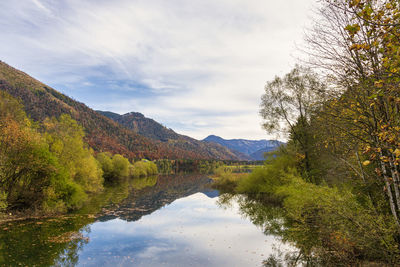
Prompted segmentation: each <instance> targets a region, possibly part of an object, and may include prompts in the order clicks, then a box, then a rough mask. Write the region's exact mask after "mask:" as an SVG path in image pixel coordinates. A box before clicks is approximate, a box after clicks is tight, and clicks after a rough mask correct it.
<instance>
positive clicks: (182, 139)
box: [97, 111, 250, 160]
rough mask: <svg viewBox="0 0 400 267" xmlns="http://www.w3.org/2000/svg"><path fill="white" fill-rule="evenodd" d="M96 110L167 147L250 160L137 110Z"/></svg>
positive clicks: (243, 155) (215, 156)
mask: <svg viewBox="0 0 400 267" xmlns="http://www.w3.org/2000/svg"><path fill="white" fill-rule="evenodd" d="M97 112H99V113H100V114H102V115H104V116H106V117H108V118H110V119H112V120H114V121H115V122H118V123H120V124H121V125H123V126H125V127H126V128H128V129H130V130H132V131H134V132H136V133H138V134H140V135H143V136H145V137H148V138H151V139H154V140H157V141H161V142H164V143H168V145H169V147H173V148H176V149H184V150H190V151H196V152H197V153H200V154H202V155H207V156H208V157H210V158H219V159H222V158H225V159H239V160H250V157H248V156H247V155H245V154H243V153H240V152H237V151H231V150H230V149H229V148H227V147H224V146H222V145H220V144H216V143H210V142H204V141H199V140H196V139H194V138H191V137H188V136H185V135H181V134H178V133H176V132H174V131H173V130H171V129H168V128H167V127H164V126H163V125H161V124H160V123H158V122H156V121H155V120H153V119H149V118H146V117H145V116H144V115H143V114H141V113H138V112H130V113H126V114H124V115H119V114H116V113H113V112H110V111H97Z"/></svg>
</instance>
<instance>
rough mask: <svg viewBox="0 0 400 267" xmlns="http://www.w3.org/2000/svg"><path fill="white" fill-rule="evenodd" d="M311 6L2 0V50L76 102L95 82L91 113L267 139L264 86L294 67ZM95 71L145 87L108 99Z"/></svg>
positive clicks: (250, 1)
mask: <svg viewBox="0 0 400 267" xmlns="http://www.w3.org/2000/svg"><path fill="white" fill-rule="evenodd" d="M313 2H315V0H307V1H295V0H286V1H272V0H270V1H260V0H246V1H245V0H218V1H216V0H192V1H183V0H170V1H162V0H152V1H145V0H135V1H128V0H115V1H94V0H92V1H80V0H70V1H57V2H55V1H49V0H48V1H45V0H41V1H39V0H31V1H28V0H25V1H13V0H3V1H2V2H1V3H0V16H2V18H3V19H2V21H1V22H0V38H1V39H2V42H0V54H1V55H2V60H4V61H6V62H8V63H9V64H11V65H14V66H15V67H17V68H21V69H22V70H24V71H26V72H28V73H30V74H32V75H33V76H35V77H37V78H39V79H41V80H42V81H43V82H45V83H49V84H50V85H60V84H61V85H62V87H63V91H64V92H66V93H67V94H68V95H71V96H73V97H74V98H75V99H78V100H81V97H82V96H83V95H85V89H87V86H89V85H85V83H88V84H90V86H97V87H99V88H101V90H102V91H101V93H103V94H104V95H105V97H104V100H103V101H99V100H98V99H96V100H92V101H91V99H90V97H87V96H86V98H85V102H86V103H87V104H88V105H89V106H91V107H93V108H96V109H99V108H108V109H111V110H112V111H116V112H129V111H139V112H143V113H145V115H147V116H151V117H153V118H155V119H157V120H159V121H160V122H162V123H164V124H166V125H167V126H169V125H182V128H179V127H178V128H175V130H176V131H177V132H182V133H185V134H188V135H191V136H193V137H195V138H204V137H205V136H206V135H208V134H218V135H221V136H222V137H225V138H266V137H267V136H266V134H265V133H264V131H263V130H262V129H261V127H260V124H261V119H260V118H259V116H258V110H259V99H260V97H261V94H262V93H263V86H264V84H265V82H266V81H268V80H270V79H272V78H273V76H274V75H276V74H278V75H281V74H283V73H285V72H288V71H289V70H290V67H291V66H292V65H293V63H294V59H293V58H292V57H291V56H290V54H291V53H292V52H293V51H294V49H295V45H294V44H295V42H301V40H302V32H303V26H304V25H305V24H306V23H307V21H308V20H307V10H308V9H309V7H310V4H311V3H313ZM99 68H103V69H105V70H107V72H106V73H104V71H99ZM93 77H101V78H102V80H104V79H105V78H106V79H107V80H114V81H121V80H123V81H134V82H135V83H138V84H143V85H146V86H148V87H150V88H149V90H150V91H152V92H153V93H152V94H149V95H148V96H147V97H144V96H141V97H140V99H138V97H137V96H135V95H132V94H129V96H128V95H126V96H125V95H121V96H120V97H119V98H117V99H118V100H117V102H110V99H113V98H112V97H108V96H109V95H110V96H111V95H114V94H115V92H113V91H114V89H113V88H107V87H106V85H105V84H100V83H97V84H96V82H95V81H93ZM77 88H78V89H77ZM56 89H57V88H56ZM106 89H109V90H108V91H107V90H106ZM99 90H100V89H99ZM154 93H159V94H160V95H159V96H156V97H155V96H154ZM120 99H124V101H122V102H121V100H120ZM210 114H214V115H213V116H210ZM238 114H240V116H238ZM174 121H175V123H174ZM217 123H218V124H217ZM207 125H209V127H207Z"/></svg>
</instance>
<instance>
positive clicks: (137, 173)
mask: <svg viewBox="0 0 400 267" xmlns="http://www.w3.org/2000/svg"><path fill="white" fill-rule="evenodd" d="M129 172H130V176H132V177H145V176H151V175H156V174H157V173H158V171H157V165H156V164H155V163H154V162H152V161H143V160H141V161H137V162H135V163H134V164H133V165H132V167H131V168H130V171H129Z"/></svg>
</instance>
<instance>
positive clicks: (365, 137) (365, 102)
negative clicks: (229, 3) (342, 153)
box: [307, 0, 400, 228]
mask: <svg viewBox="0 0 400 267" xmlns="http://www.w3.org/2000/svg"><path fill="white" fill-rule="evenodd" d="M319 14H320V17H319V18H318V21H316V23H315V26H314V28H313V30H312V31H311V33H310V34H309V35H308V38H307V40H308V44H309V49H308V51H309V54H310V56H311V61H310V63H311V64H312V65H313V66H317V67H321V68H323V69H325V70H327V71H328V74H329V75H330V77H331V78H332V79H331V80H332V81H333V82H334V83H335V85H336V88H338V89H339V90H338V92H340V94H336V95H335V94H333V95H332V97H333V99H332V101H331V102H330V105H327V106H326V107H325V110H324V112H325V115H326V118H327V120H325V123H329V124H330V125H331V126H333V127H335V126H336V132H337V133H339V135H341V136H343V138H342V140H346V143H344V142H341V143H340V145H341V146H347V147H348V150H352V151H353V154H354V155H355V156H356V157H357V158H359V156H358V155H359V154H363V155H365V156H366V157H367V160H364V161H363V165H364V166H368V165H372V166H373V168H372V169H375V176H374V177H375V179H376V180H377V182H379V183H380V186H382V187H383V192H385V194H386V197H387V201H388V205H389V207H390V210H391V213H392V215H393V218H394V219H395V221H396V222H397V224H398V226H399V228H400V187H399V185H400V175H399V173H400V167H399V164H400V112H399V111H400V91H399V88H400V55H399V53H398V51H399V49H400V3H399V2H398V1H395V0H374V1H369V0H368V1H367V0H339V1H338V0H326V1H324V4H323V6H322V8H321V9H320V10H319ZM337 121H339V122H341V123H339V124H338V123H336V122H337ZM359 165H360V164H359ZM360 166H361V165H360ZM359 170H360V171H358V175H359V176H361V177H363V176H364V171H363V167H362V166H361V167H360V168H359ZM356 173H357V172H356ZM381 192H382V191H381Z"/></svg>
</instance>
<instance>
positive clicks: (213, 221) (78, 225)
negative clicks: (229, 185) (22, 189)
mask: <svg viewBox="0 0 400 267" xmlns="http://www.w3.org/2000/svg"><path fill="white" fill-rule="evenodd" d="M239 206H240V203H238V202H237V201H236V200H235V199H234V198H233V199H230V201H228V202H227V201H221V197H219V192H218V191H216V190H213V189H211V188H210V179H209V178H208V177H207V176H205V175H196V174H182V175H170V176H158V177H149V178H141V179H135V180H131V181H126V182H125V183H123V184H120V185H118V186H110V187H108V188H107V189H106V190H105V192H104V193H102V194H100V195H98V196H95V197H93V199H92V200H91V201H90V203H88V204H87V205H85V207H83V208H82V209H81V210H79V211H78V212H76V213H74V214H69V215H65V216H61V217H55V218H47V219H41V220H26V221H20V222H12V223H6V224H2V225H0V227H1V228H2V231H1V234H0V265H2V266H3V265H5V266H7V265H9V266H18V265H21V266H262V265H263V261H265V260H266V259H267V258H268V257H269V256H270V255H271V254H274V255H275V254H276V253H277V252H278V251H279V253H281V254H282V252H283V254H285V252H290V251H293V248H292V247H290V246H289V245H286V244H284V243H282V242H281V241H280V239H279V238H278V237H276V236H274V235H271V234H267V235H266V234H264V233H263V229H262V227H260V226H256V225H255V224H253V223H252V220H250V219H249V218H248V216H245V215H244V214H243V212H242V211H241V209H240V207H239Z"/></svg>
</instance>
